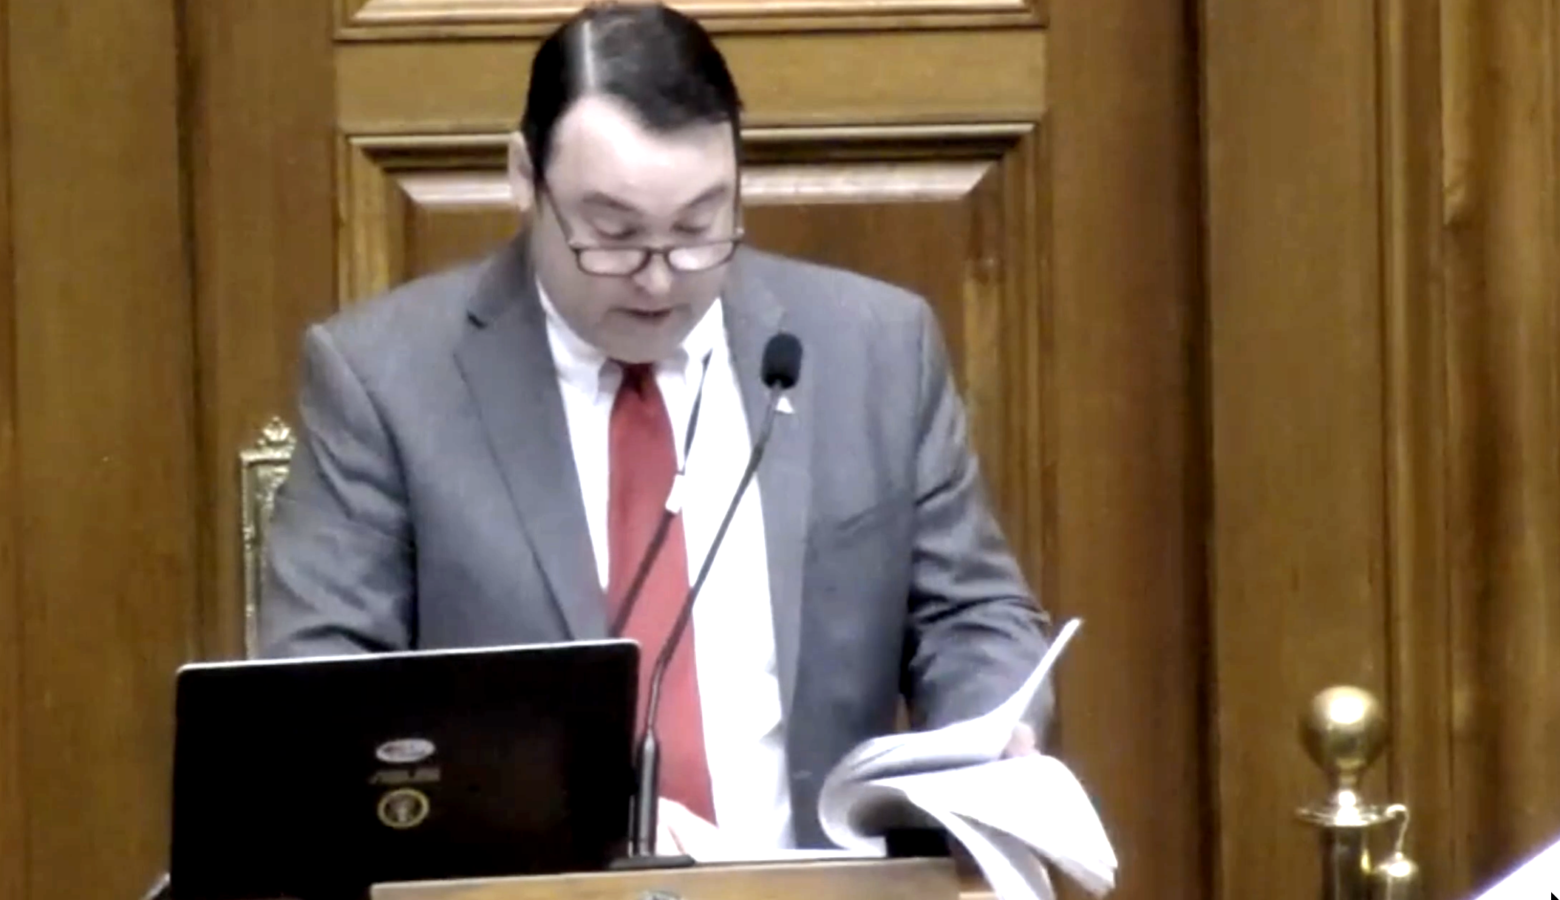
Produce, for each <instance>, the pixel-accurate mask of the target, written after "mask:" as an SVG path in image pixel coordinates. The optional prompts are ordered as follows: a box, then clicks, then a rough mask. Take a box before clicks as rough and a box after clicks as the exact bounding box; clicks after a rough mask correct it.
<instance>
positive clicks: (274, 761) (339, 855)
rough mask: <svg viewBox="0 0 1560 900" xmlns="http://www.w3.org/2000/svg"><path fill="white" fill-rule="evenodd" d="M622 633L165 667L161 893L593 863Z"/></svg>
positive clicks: (622, 785) (620, 725)
mask: <svg viewBox="0 0 1560 900" xmlns="http://www.w3.org/2000/svg"><path fill="white" fill-rule="evenodd" d="M637 679H638V645H637V644H635V643H634V642H632V641H627V640H613V641H599V642H584V643H567V644H549V645H528V646H521V647H499V648H484V649H471V650H437V651H422V652H406V653H386V654H375V655H365V656H348V657H329V658H314V659H292V660H264V661H247V662H224V663H196V664H190V665H187V666H184V667H183V668H181V669H180V670H179V672H178V675H177V680H176V729H175V738H174V773H173V835H172V858H171V865H170V876H171V887H172V895H173V897H174V898H175V900H186V898H187V900H239V898H262V897H264V898H276V897H289V898H296V900H315V898H324V900H329V898H337V897H363V896H366V891H367V888H368V887H369V886H370V885H372V884H375V883H378V882H385V881H409V880H423V879H441V878H466V877H482V876H490V875H525V874H548V873H559V872H572V871H591V870H597V869H602V868H604V867H605V866H606V865H607V864H608V863H609V862H610V861H611V860H612V859H614V858H616V857H619V856H621V855H622V854H623V853H624V852H625V850H626V839H627V832H628V822H629V814H630V803H631V797H632V792H633V782H634V779H633V766H632V753H633V751H632V745H633V734H632V732H633V726H634V704H635V697H636V694H637Z"/></svg>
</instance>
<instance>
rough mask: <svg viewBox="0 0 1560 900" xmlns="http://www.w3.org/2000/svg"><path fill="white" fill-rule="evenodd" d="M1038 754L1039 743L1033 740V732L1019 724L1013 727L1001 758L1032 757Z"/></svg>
mask: <svg viewBox="0 0 1560 900" xmlns="http://www.w3.org/2000/svg"><path fill="white" fill-rule="evenodd" d="M1039 753H1040V743H1039V741H1037V740H1035V730H1034V729H1033V728H1031V727H1029V726H1028V725H1026V724H1024V723H1023V722H1020V723H1018V725H1017V726H1016V727H1014V729H1013V736H1012V737H1010V738H1008V744H1007V747H1006V748H1005V749H1004V750H1003V751H1002V758H1003V759H1012V758H1013V757H1015V756H1034V755H1037V754H1039Z"/></svg>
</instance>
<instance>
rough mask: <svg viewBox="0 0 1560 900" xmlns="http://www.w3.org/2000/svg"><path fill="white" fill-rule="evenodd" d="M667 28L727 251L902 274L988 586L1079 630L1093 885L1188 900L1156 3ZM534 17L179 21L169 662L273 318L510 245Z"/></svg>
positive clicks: (216, 624) (899, 4)
mask: <svg viewBox="0 0 1560 900" xmlns="http://www.w3.org/2000/svg"><path fill="white" fill-rule="evenodd" d="M685 8H687V9H689V10H690V11H692V12H694V13H696V14H698V15H700V16H701V17H702V18H703V19H704V20H705V21H706V22H707V23H708V24H709V25H710V26H711V27H712V29H713V30H715V31H716V32H717V34H718V38H719V41H720V43H721V46H722V48H723V49H724V51H725V52H726V54H727V55H728V58H729V60H730V62H731V64H732V66H733V68H734V71H735V74H736V76H737V79H738V82H739V85H740V87H741V89H742V91H743V93H744V99H745V102H746V105H747V109H748V117H747V120H746V125H747V128H746V132H745V135H744V140H745V143H746V146H747V151H748V159H749V160H750V163H749V166H748V168H747V170H746V171H745V173H744V193H745V196H746V198H747V199H748V201H749V211H748V214H747V215H748V224H749V231H750V233H751V235H752V236H753V243H755V244H757V245H759V246H762V247H765V248H769V249H774V250H779V251H782V252H787V253H793V254H796V255H799V256H803V257H807V258H810V259H814V260H819V261H823V262H827V263H834V264H839V265H844V266H848V267H851V268H854V269H858V270H861V271H864V272H866V273H869V274H872V275H876V276H879V277H882V278H886V279H889V280H892V281H895V282H898V283H900V284H903V285H906V286H908V287H911V288H913V289H916V290H918V291H921V292H923V293H924V294H925V295H926V296H927V297H928V298H929V299H930V300H931V301H932V302H933V304H934V305H935V307H936V309H937V311H938V313H939V315H940V319H941V322H942V324H943V327H944V329H945V331H946V333H947V335H948V339H949V342H950V345H951V348H952V353H953V356H954V360H955V364H956V367H957V372H958V376H959V380H960V383H961V385H962V386H963V388H964V390H965V393H966V397H967V399H968V401H969V404H970V409H971V415H972V420H973V433H974V439H975V442H976V444H977V449H978V451H979V454H980V456H981V458H982V460H983V463H984V465H985V469H986V472H987V474H988V478H989V482H990V485H991V488H992V492H993V496H994V497H995V500H996V503H997V506H998V507H999V510H1000V514H1001V518H1002V520H1003V522H1004V523H1005V525H1006V527H1007V528H1008V530H1009V533H1010V535H1011V537H1012V539H1013V541H1014V543H1015V545H1016V547H1017V548H1018V551H1019V553H1020V555H1021V557H1022V561H1023V564H1024V567H1025V569H1026V570H1027V572H1028V574H1029V576H1030V577H1031V579H1032V580H1033V582H1034V584H1035V586H1036V588H1037V589H1038V590H1039V591H1040V592H1041V594H1042V596H1043V598H1044V602H1045V603H1046V604H1047V605H1048V606H1049V607H1050V608H1051V609H1053V610H1054V611H1055V612H1056V613H1058V614H1059V615H1080V616H1083V617H1084V618H1085V619H1086V620H1087V623H1088V624H1087V626H1086V628H1085V630H1084V631H1083V632H1082V635H1081V640H1080V641H1079V642H1078V643H1076V644H1075V645H1074V648H1073V649H1072V650H1071V651H1070V658H1069V659H1068V660H1067V661H1066V662H1065V663H1064V664H1063V666H1062V669H1061V675H1060V678H1061V694H1062V705H1063V709H1064V715H1065V717H1066V725H1065V727H1064V728H1063V729H1061V732H1060V733H1059V734H1058V735H1057V737H1058V740H1059V746H1060V748H1061V752H1064V753H1066V754H1067V755H1068V757H1069V758H1070V759H1071V760H1072V761H1074V762H1075V764H1076V765H1077V767H1078V768H1079V770H1080V771H1081V772H1082V774H1083V777H1084V778H1085V779H1086V781H1087V782H1088V784H1089V785H1090V786H1091V787H1092V788H1093V789H1094V790H1095V791H1096V792H1097V797H1098V800H1099V803H1100V806H1101V809H1102V813H1103V815H1104V817H1105V819H1106V821H1107V824H1108V826H1109V828H1110V830H1111V833H1112V834H1113V835H1114V836H1115V837H1116V840H1117V841H1118V844H1119V849H1120V850H1121V853H1122V856H1123V860H1124V863H1125V867H1126V868H1125V870H1124V880H1123V885H1122V891H1121V893H1120V895H1119V896H1122V897H1124V898H1147V897H1150V896H1153V897H1156V898H1165V897H1167V896H1168V897H1184V898H1187V900H1192V898H1198V900H1201V898H1203V897H1205V896H1207V890H1206V889H1207V876H1208V872H1207V870H1206V867H1205V863H1204V856H1205V852H1206V849H1207V847H1208V846H1209V843H1208V841H1209V840H1210V836H1209V835H1208V834H1207V833H1206V829H1205V823H1204V818H1203V811H1204V797H1205V796H1206V795H1207V792H1206V790H1205V789H1204V783H1203V778H1204V772H1203V768H1202V742H1201V738H1200V736H1199V735H1200V729H1199V721H1198V717H1199V715H1200V709H1201V706H1200V692H1199V688H1198V684H1199V675H1200V673H1199V671H1198V668H1197V666H1198V662H1197V660H1198V658H1199V657H1198V648H1199V646H1200V644H1201V641H1202V639H1203V635H1202V628H1203V624H1202V623H1203V620H1204V617H1203V614H1202V611H1201V608H1200V606H1199V604H1200V603H1201V596H1202V594H1201V589H1200V584H1201V549H1200V545H1199V544H1198V538H1197V526H1196V525H1195V520H1194V518H1193V517H1194V515H1195V509H1194V508H1193V507H1194V506H1195V504H1189V502H1188V500H1187V498H1188V497H1191V496H1194V495H1195V493H1196V492H1195V490H1194V489H1192V485H1194V484H1195V483H1196V480H1197V479H1199V478H1200V477H1201V473H1200V472H1199V470H1198V464H1197V462H1196V461H1197V460H1198V459H1200V456H1199V454H1198V452H1197V449H1196V443H1197V435H1198V434H1200V426H1199V425H1198V422H1197V416H1196V410H1195V404H1194V403H1193V402H1192V401H1191V399H1190V398H1191V396H1192V384H1191V379H1192V377H1193V372H1192V371H1191V369H1190V367H1189V366H1188V364H1187V360H1188V358H1189V352H1188V341H1189V340H1190V339H1191V337H1190V336H1191V335H1192V334H1193V333H1194V326H1195V322H1196V317H1197V312H1196V302H1197V301H1196V290H1195V288H1196V283H1197V279H1196V271H1197V268H1198V266H1197V253H1198V250H1197V247H1196V244H1195V240H1194V236H1195V234H1196V217H1197V191H1196V144H1195V139H1194V136H1195V107H1196V102H1195V101H1196V95H1195V83H1194V75H1195V69H1194V62H1193V60H1194V57H1193V51H1192V46H1191V40H1190V37H1189V35H1188V33H1187V30H1186V29H1187V25H1186V20H1185V17H1184V15H1183V14H1182V12H1181V10H1180V9H1179V8H1178V4H1165V3H1161V2H1157V0H1082V2H1080V0H1054V2H1052V3H1051V4H1050V5H1049V6H1047V5H1046V2H1045V0H892V2H889V3H880V2H865V0H774V2H764V0H755V2H751V3H743V2H729V0H692V2H691V3H689V4H688V5H687V6H686V7H685ZM566 12H567V9H566V8H565V7H563V6H554V5H551V4H545V3H537V2H525V0H464V2H462V0H224V2H206V0H191V2H187V3H185V5H184V15H185V17H186V19H185V23H184V25H185V32H186V33H185V50H186V52H187V53H188V54H189V65H188V66H186V68H185V72H186V73H187V77H188V79H189V83H188V86H187V92H188V101H189V102H188V106H187V108H186V109H187V112H188V116H189V118H188V121H187V127H188V129H189V130H188V132H187V136H188V140H189V142H190V143H189V159H190V165H191V168H190V174H191V178H192V181H191V198H192V207H191V209H192V222H193V224H192V231H191V233H192V235H193V241H194V243H193V247H194V250H193V257H194V271H195V287H194V296H195V319H196V322H197V328H196V334H197V336H198V342H199V344H198V347H197V357H198V358H199V359H200V360H201V361H202V365H201V366H200V367H199V376H198V377H199V390H198V396H199V397H200V398H201V404H202V405H201V413H202V414H201V416H200V419H199V421H200V427H201V446H202V452H203V454H204V458H203V463H204V465H205V467H206V471H207V472H209V473H211V474H212V476H213V477H212V480H211V481H210V483H209V484H208V485H207V488H208V490H209V491H210V500H209V502H208V503H207V504H205V510H204V511H205V514H206V515H207V516H209V519H208V520H207V521H205V522H204V523H203V525H204V526H205V529H206V531H207V532H208V533H210V534H212V535H214V536H216V539H215V540H214V541H213V542H212V543H211V545H210V554H209V556H208V558H207V559H206V561H205V565H204V567H203V571H202V589H203V590H202V592H201V594H202V600H201V609H200V619H199V620H200V621H201V622H202V623H203V625H202V628H203V633H202V635H201V641H202V646H203V653H204V654H205V655H208V656H231V655H235V654H236V653H237V652H238V646H239V644H238V641H239V636H240V634H241V621H240V618H239V610H240V602H239V596H240V593H239V592H240V588H241V585H242V581H243V578H242V573H241V568H240V567H241V560H240V553H239V545H238V542H237V540H236V539H234V538H233V537H232V536H233V535H234V533H235V531H234V530H235V527H236V524H235V523H236V522H237V521H238V518H239V511H238V498H237V496H236V493H237V483H236V480H235V479H233V478H231V477H227V476H228V473H230V472H232V471H233V466H234V464H235V460H236V456H237V453H238V452H239V450H240V448H241V447H243V446H244V445H245V444H247V443H248V442H250V441H252V440H253V439H254V438H255V437H256V436H257V435H258V433H259V429H260V428H261V426H262V424H263V423H264V422H265V421H266V420H267V419H269V418H270V417H271V416H274V415H279V416H282V417H283V418H284V419H287V420H293V418H294V410H293V388H294V385H295V367H296V364H297V348H298V342H299V337H300V332H301V330H302V329H303V327H304V326H305V324H307V323H308V322H310V321H313V320H316V319H319V318H323V317H325V316H327V315H329V314H331V313H332V312H334V311H335V310H337V309H340V308H342V307H343V306H346V305H348V304H352V303H355V302H359V301H361V300H363V299H364V298H366V297H369V296H371V295H372V294H374V293H375V292H377V291H380V290H382V289H384V288H386V287H389V286H391V285H393V284H396V283H399V282H401V281H403V280H405V279H407V278H410V277H413V276H416V275H418V274H421V273H425V272H429V271H432V270H434V269H437V268H439V267H442V266H445V265H448V264H450V263H453V262H456V261H459V260H462V259H467V258H470V257H472V256H474V255H476V254H479V253H481V252H483V251H485V250H487V249H489V248H491V247H492V246H494V245H495V244H496V243H498V242H499V241H502V240H504V239H505V238H507V237H508V236H509V235H510V234H511V233H512V232H513V230H514V229H515V227H516V225H517V213H516V212H515V210H514V209H513V208H512V207H511V205H510V201H509V196H508V189H507V186H506V183H505V180H504V177H503V168H504V141H505V137H506V134H507V133H508V131H509V130H510V129H512V128H513V126H514V123H515V122H516V121H517V119H518V117H519V115H520V111H521V103H522V98H523V96H524V89H525V82H526V75H527V71H528V67H529V62H530V57H531V54H532V52H533V50H534V47H535V45H536V42H537V40H538V37H539V35H540V34H542V33H543V32H545V31H546V30H547V29H548V28H549V27H551V25H552V24H553V23H554V22H556V21H557V20H558V19H559V18H560V17H561V16H562V15H564V14H565V13H566ZM130 886H131V885H130V884H129V883H127V884H126V885H125V887H126V888H127V889H128V888H129V887H130ZM102 896H106V895H102Z"/></svg>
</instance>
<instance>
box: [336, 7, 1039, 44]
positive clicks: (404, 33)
mask: <svg viewBox="0 0 1560 900" xmlns="http://www.w3.org/2000/svg"><path fill="white" fill-rule="evenodd" d="M675 5H676V6H677V8H679V9H681V10H683V11H684V12H687V13H689V14H691V15H694V16H698V17H699V18H700V19H701V20H704V21H705V23H706V24H707V25H708V26H709V27H710V29H711V30H712V31H715V32H717V33H720V32H730V31H782V30H789V29H796V28H803V27H805V28H822V29H827V30H856V29H865V28H901V29H902V28H926V27H948V26H950V25H955V26H992V25H1031V26H1042V25H1044V24H1045V22H1046V0H748V2H739V0H683V2H680V3H677V4H675ZM580 6H581V4H580V3H568V2H558V0H529V2H528V0H338V6H337V24H338V32H339V34H340V35H341V36H342V37H344V38H348V39H377V38H384V37H394V38H428V37H440V38H443V37H460V36H465V37H472V36H482V37H497V36H505V37H522V36H537V35H540V34H542V33H545V32H546V31H547V30H550V29H551V28H552V27H553V26H554V25H556V24H557V23H558V22H559V21H561V20H562V19H565V18H567V17H568V16H570V15H572V14H573V13H574V12H575V11H576V10H578V9H579V8H580Z"/></svg>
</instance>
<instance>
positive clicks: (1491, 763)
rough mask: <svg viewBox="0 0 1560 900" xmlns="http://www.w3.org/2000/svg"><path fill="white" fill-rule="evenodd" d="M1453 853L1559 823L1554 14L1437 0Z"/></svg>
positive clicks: (1513, 844) (1518, 852)
mask: <svg viewBox="0 0 1560 900" xmlns="http://www.w3.org/2000/svg"><path fill="white" fill-rule="evenodd" d="M1444 21H1445V23H1446V24H1445V27H1446V33H1445V39H1446V42H1447V46H1448V61H1449V63H1450V65H1449V66H1448V72H1447V77H1446V79H1445V84H1446V90H1447V104H1446V106H1447V109H1448V110H1449V111H1450V115H1449V116H1448V121H1447V123H1446V126H1445V130H1446V142H1447V156H1448V160H1449V162H1448V170H1449V172H1450V173H1451V174H1452V175H1453V176H1454V177H1453V178H1451V179H1449V183H1450V184H1451V185H1452V186H1453V187H1454V188H1455V189H1456V194H1455V200H1454V202H1453V203H1452V204H1451V207H1452V208H1451V210H1450V224H1451V226H1452V232H1451V234H1450V236H1449V241H1448V246H1447V266H1446V284H1447V285H1448V288H1447V290H1448V292H1449V293H1448V298H1447V302H1448V304H1449V307H1450V316H1451V328H1450V333H1449V338H1450V339H1449V341H1448V347H1447V357H1448V360H1449V363H1448V364H1449V368H1450V373H1451V374H1450V380H1449V386H1448V393H1449V397H1448V404H1449V413H1448V419H1447V430H1448V434H1449V491H1450V495H1451V499H1450V506H1451V511H1452V523H1453V527H1454V528H1455V532H1454V535H1453V538H1454V543H1453V545H1452V549H1451V561H1452V567H1453V569H1452V590H1453V597H1454V611H1453V618H1452V625H1451V634H1452V635H1453V639H1452V641H1451V646H1450V647H1449V652H1450V653H1451V657H1452V666H1453V669H1454V679H1453V682H1452V684H1453V696H1454V701H1455V703H1456V707H1455V713H1456V719H1455V725H1456V730H1455V732H1454V735H1453V737H1454V744H1453V753H1454V759H1455V763H1454V772H1453V781H1454V785H1453V788H1454V797H1455V804H1456V807H1455V814H1456V816H1457V819H1458V821H1459V822H1463V823H1466V826H1465V827H1466V830H1465V831H1463V832H1462V833H1461V834H1459V835H1457V839H1458V846H1457V850H1458V852H1459V854H1460V856H1461V857H1462V858H1463V859H1464V860H1465V863H1464V865H1465V867H1466V869H1467V871H1468V873H1469V874H1470V875H1471V878H1472V880H1473V881H1474V882H1475V883H1476V884H1484V883H1487V882H1489V881H1492V880H1493V879H1495V878H1496V877H1498V876H1499V875H1500V874H1501V873H1503V872H1504V871H1505V870H1506V869H1507V868H1508V867H1510V866H1512V865H1514V864H1515V863H1517V862H1519V861H1521V860H1523V859H1525V858H1526V857H1528V856H1530V855H1531V854H1532V853H1534V852H1536V850H1537V849H1538V848H1539V847H1541V846H1544V845H1547V844H1549V843H1552V842H1553V841H1554V840H1555V839H1556V838H1557V837H1560V754H1557V753H1556V751H1555V748H1556V747H1557V746H1560V662H1557V656H1556V648H1557V647H1560V614H1557V610H1560V453H1557V451H1556V448H1557V447H1560V359H1557V357H1556V353H1557V348H1560V256H1557V255H1556V248H1557V247H1560V185H1557V183H1556V172H1557V171H1560V94H1557V89H1560V88H1557V82H1556V77H1557V76H1560V15H1557V10H1556V9H1555V7H1554V4H1552V3H1546V2H1537V0H1507V2H1502V3H1499V4H1481V3H1468V2H1465V0H1455V2H1448V3H1447V4H1446V16H1445V19H1444Z"/></svg>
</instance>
